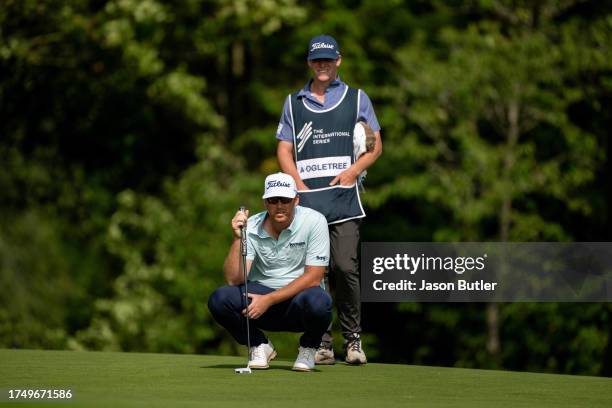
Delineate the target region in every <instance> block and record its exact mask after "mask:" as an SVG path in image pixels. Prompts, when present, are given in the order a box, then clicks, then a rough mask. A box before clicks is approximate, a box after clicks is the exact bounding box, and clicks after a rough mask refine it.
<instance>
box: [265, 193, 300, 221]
mask: <svg viewBox="0 0 612 408" xmlns="http://www.w3.org/2000/svg"><path fill="white" fill-rule="evenodd" d="M298 200H299V199H298V196H295V198H287V197H270V198H266V199H265V200H264V203H265V205H266V209H267V210H268V214H269V215H270V218H272V220H273V221H274V222H278V223H285V222H288V221H290V220H291V219H292V218H293V209H294V208H295V206H296V205H297V203H298Z"/></svg>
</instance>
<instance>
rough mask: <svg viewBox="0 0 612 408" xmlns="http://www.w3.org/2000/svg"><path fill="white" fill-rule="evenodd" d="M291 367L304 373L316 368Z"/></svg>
mask: <svg viewBox="0 0 612 408" xmlns="http://www.w3.org/2000/svg"><path fill="white" fill-rule="evenodd" d="M291 369H292V370H293V371H301V372H303V373H306V372H310V371H313V370H314V368H301V367H292V368H291Z"/></svg>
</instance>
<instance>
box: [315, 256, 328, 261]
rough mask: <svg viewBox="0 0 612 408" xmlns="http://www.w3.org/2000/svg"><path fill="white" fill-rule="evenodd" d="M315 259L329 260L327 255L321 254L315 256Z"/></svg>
mask: <svg viewBox="0 0 612 408" xmlns="http://www.w3.org/2000/svg"><path fill="white" fill-rule="evenodd" d="M315 259H316V260H317V261H327V257H326V256H319V255H317V256H315Z"/></svg>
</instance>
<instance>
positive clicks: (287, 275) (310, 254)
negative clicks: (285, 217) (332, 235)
mask: <svg viewBox="0 0 612 408" xmlns="http://www.w3.org/2000/svg"><path fill="white" fill-rule="evenodd" d="M267 215H268V212H267V211H264V212H260V213H258V214H255V215H253V216H252V217H249V220H248V222H247V259H248V260H250V261H253V263H252V265H251V269H250V271H249V281H255V282H259V283H261V284H262V285H265V286H268V287H270V288H273V289H279V288H282V287H284V286H287V285H288V284H289V283H290V282H291V281H293V280H294V279H296V278H298V277H300V276H302V275H303V274H304V267H305V266H306V265H310V266H327V265H328V264H329V230H328V227H327V220H326V219H325V217H324V216H323V214H321V213H319V212H317V211H315V210H312V209H310V208H306V207H301V206H299V205H298V206H296V207H295V210H294V217H293V221H292V222H291V225H289V227H288V228H287V229H285V230H283V231H281V233H280V235H279V237H278V240H276V239H274V238H273V237H272V236H270V234H268V232H267V231H266V230H265V229H264V228H263V222H264V220H265V219H266V216H267Z"/></svg>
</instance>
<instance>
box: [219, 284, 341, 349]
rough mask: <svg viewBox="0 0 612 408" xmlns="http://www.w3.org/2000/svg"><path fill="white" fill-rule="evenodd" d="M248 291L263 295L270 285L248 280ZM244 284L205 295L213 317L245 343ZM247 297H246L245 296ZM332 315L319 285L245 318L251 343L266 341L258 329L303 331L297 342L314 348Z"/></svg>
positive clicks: (238, 340) (258, 343)
mask: <svg viewBox="0 0 612 408" xmlns="http://www.w3.org/2000/svg"><path fill="white" fill-rule="evenodd" d="M248 286H249V293H255V294H259V295H265V294H268V293H270V292H273V291H274V289H272V288H269V287H267V286H264V285H262V284H260V283H257V282H249V285H248ZM245 299H246V297H245V296H244V285H235V286H233V285H232V286H223V287H221V288H219V289H217V290H215V291H214V292H213V293H212V295H210V297H209V298H208V309H209V310H210V312H211V313H212V315H213V317H214V318H215V320H216V321H217V322H218V323H219V324H220V325H221V326H223V327H225V329H227V331H229V332H230V334H231V335H232V336H233V337H234V339H236V341H237V342H238V343H239V344H247V334H246V317H245V316H243V315H242V310H243V309H244V308H245V307H246V304H245ZM249 301H250V299H249ZM331 319H332V300H331V297H330V296H329V294H327V292H325V291H324V290H323V289H321V288H320V287H318V286H317V287H313V288H308V289H305V290H303V291H302V292H300V293H298V294H297V295H295V296H294V297H293V298H291V299H288V300H286V301H284V302H281V303H278V304H276V305H273V306H271V307H270V308H269V309H268V310H267V311H266V312H265V313H264V314H263V315H261V316H260V317H259V318H258V319H249V328H250V335H251V346H258V345H260V344H262V343H267V342H268V339H267V338H266V336H265V334H264V333H263V332H262V330H268V331H289V332H304V334H303V335H302V337H300V346H302V347H310V348H317V347H319V344H320V343H321V336H322V335H323V333H325V331H326V330H327V327H328V326H329V324H330V322H331Z"/></svg>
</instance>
